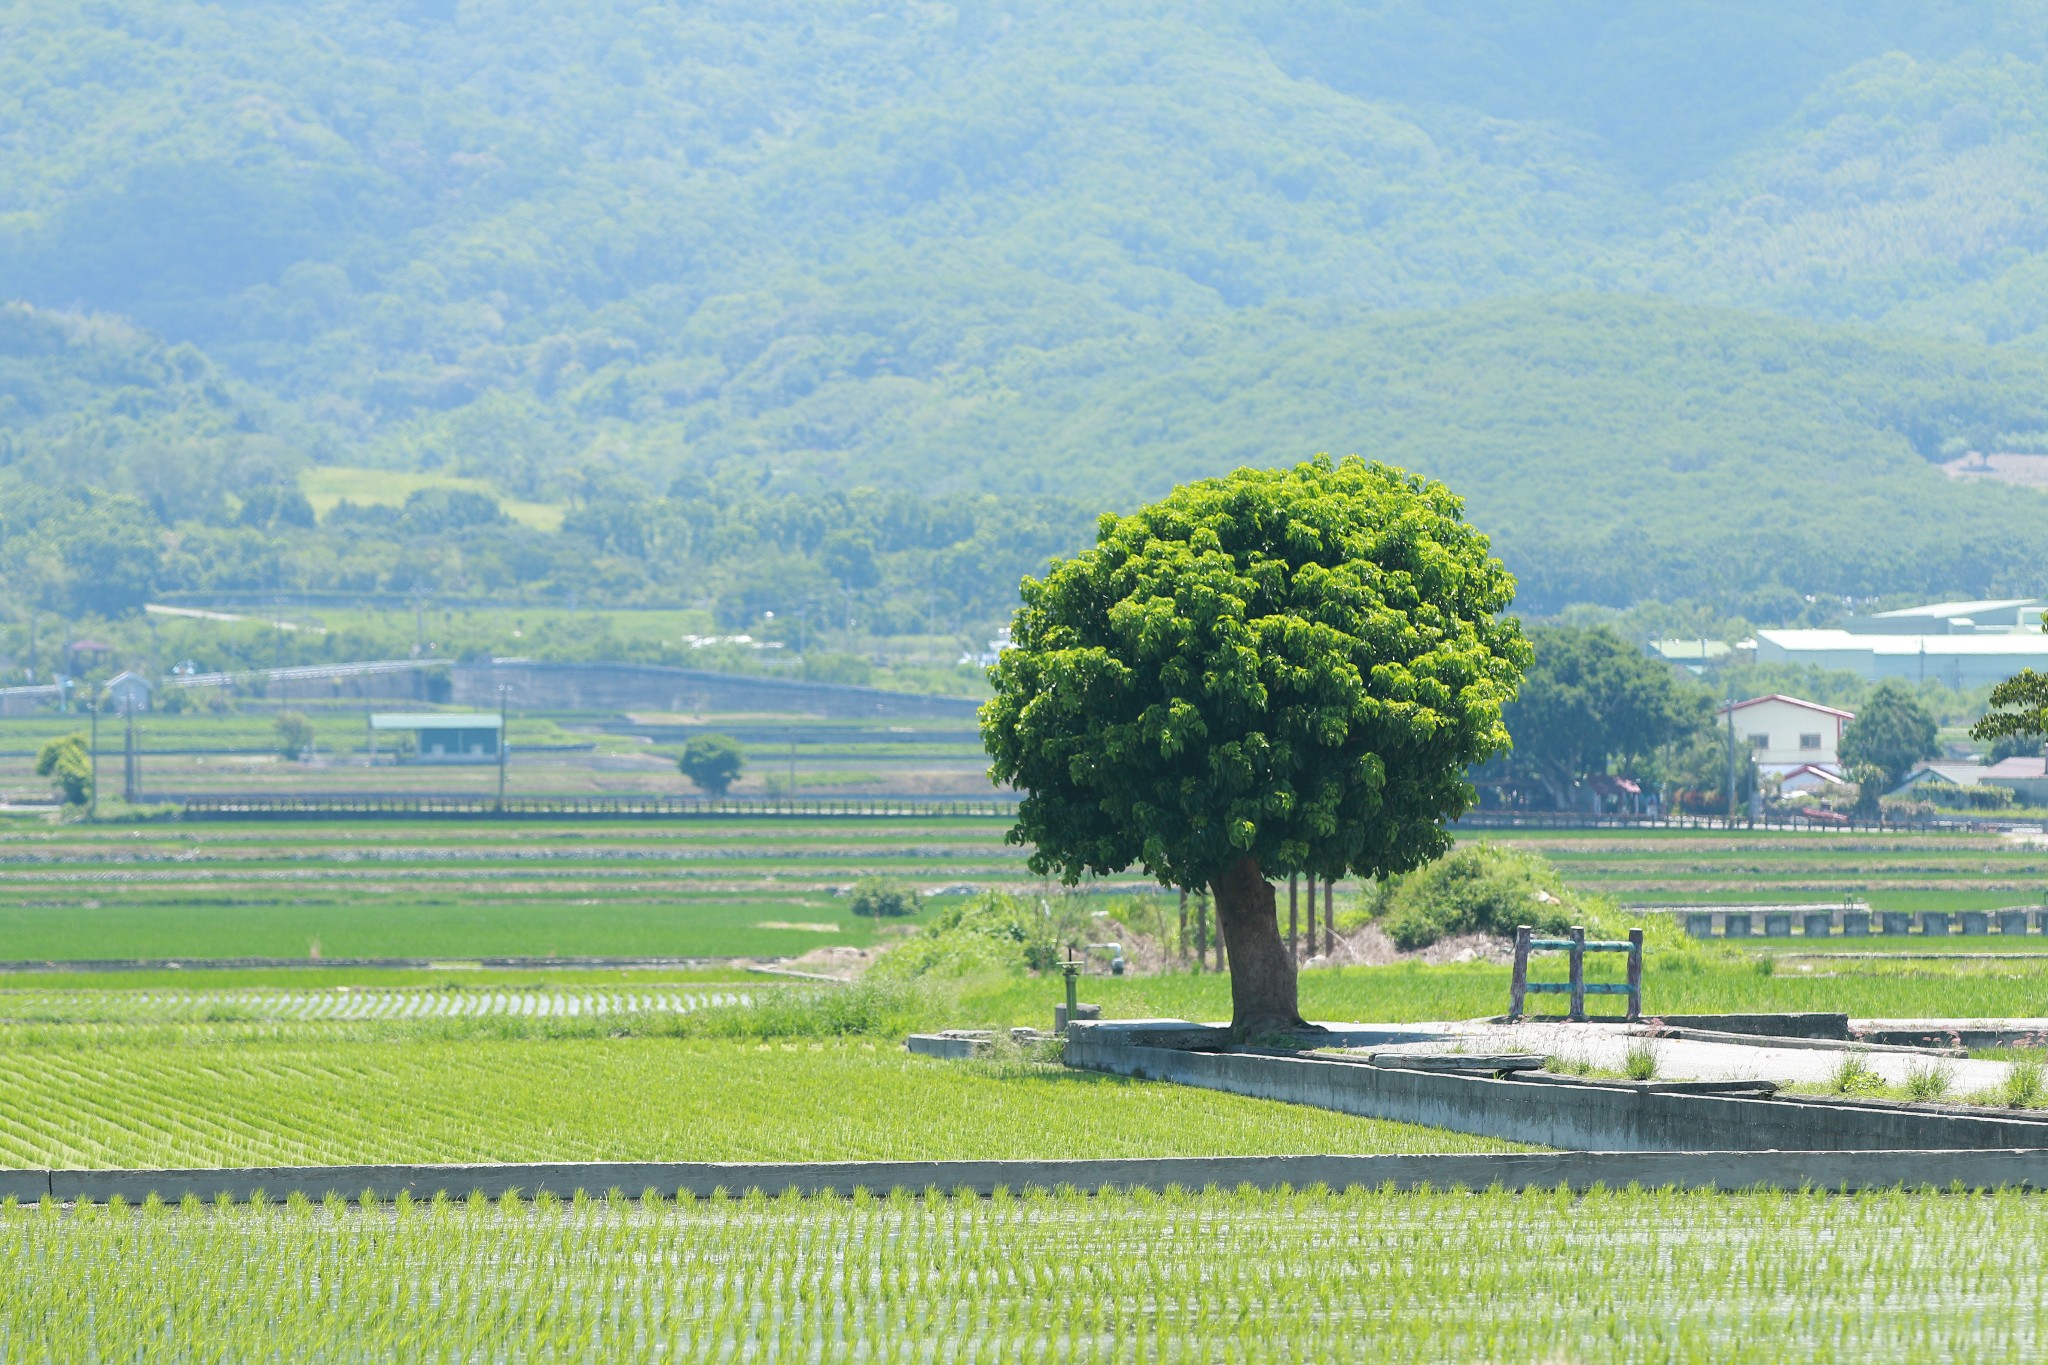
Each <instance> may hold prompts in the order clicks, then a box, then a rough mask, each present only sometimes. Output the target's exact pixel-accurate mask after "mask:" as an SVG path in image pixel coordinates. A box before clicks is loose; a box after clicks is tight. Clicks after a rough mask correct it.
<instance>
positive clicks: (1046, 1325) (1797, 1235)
mask: <svg viewBox="0 0 2048 1365" xmlns="http://www.w3.org/2000/svg"><path fill="white" fill-rule="evenodd" d="M1537 1209H1540V1213H1541V1216H1540V1217H1532V1216H1531V1214H1532V1212H1533V1211H1536V1210H1537ZM1959 1246H1965V1247H1969V1248H1971V1254H1970V1255H1968V1256H1949V1255H1940V1254H1929V1248H1946V1247H1959ZM2044 1255H2048V1223H2044V1221H2043V1220H2042V1218H2041V1216H2040V1203H2039V1199H2038V1197H2037V1196H2032V1195H2028V1194H2023V1193H2018V1192H2010V1191H2008V1192H2000V1193H1993V1194H1984V1195H1917V1194H1916V1195H1908V1194H1901V1193H1897V1192H1893V1193H1876V1194H1867V1195H1858V1196H1839V1195H1827V1194H1820V1193H1808V1192H1788V1193H1776V1194H1761V1193H1759V1194H1743V1195H1722V1194H1712V1193H1699V1192H1674V1191H1669V1190H1634V1189H1632V1190H1623V1191H1595V1192H1592V1193H1589V1194H1586V1195H1584V1196H1579V1197H1571V1196H1564V1195H1557V1196H1541V1195H1536V1196H1530V1195H1515V1194H1509V1193H1504V1192H1501V1191H1488V1192H1475V1193H1463V1192H1459V1193H1431V1192H1412V1193H1397V1192H1393V1191H1372V1190H1349V1191H1344V1192H1339V1193H1331V1192H1328V1191H1321V1190H1313V1191H1301V1192H1292V1193H1290V1192H1284V1191H1281V1192H1271V1193H1258V1192H1251V1191H1239V1192H1224V1191H1216V1190H1208V1191H1199V1192H1195V1191H1176V1192H1170V1193H1165V1194H1132V1195H1123V1194H1113V1193H1103V1194H1100V1195H1089V1194H1083V1193H1073V1194H1046V1193H1026V1194H1019V1195H999V1196H997V1197H995V1198H992V1199H976V1198H972V1197H966V1198H961V1197H948V1196H943V1195H934V1196H928V1197H924V1198H911V1197H907V1196H905V1195H903V1194H901V1193H898V1194H893V1195H889V1196H886V1197H875V1196H868V1195H864V1196H861V1197H857V1198H852V1199H831V1198H821V1199H808V1200H806V1199H791V1198H777V1199H768V1198H763V1197H761V1196H759V1195H750V1196H748V1197H746V1198H742V1199H736V1200H731V1201H721V1200H693V1199H689V1198H682V1199H671V1198H667V1197H664V1196H662V1195H661V1194H660V1193H659V1192H657V1196H656V1197H655V1198H654V1199H645V1198H642V1199H639V1200H631V1199H628V1198H626V1197H624V1195H623V1193H614V1194H611V1195H608V1196H601V1197H589V1196H586V1197H578V1198H577V1199H574V1200H568V1201H563V1200H555V1199H547V1200H542V1201H537V1202H535V1203H533V1204H527V1205H520V1204H513V1203H507V1202H500V1203H491V1202H488V1201H481V1200H434V1201H406V1202H403V1203H401V1204H400V1205H397V1206H381V1207H380V1206H358V1205H354V1204H349V1203H344V1202H343V1201H340V1200H334V1201H330V1202H329V1203H327V1204H326V1205H324V1206H318V1207H314V1206H293V1205H288V1204H278V1203H273V1204H269V1205H267V1206H263V1207H249V1206H231V1207H222V1208H202V1207H201V1206H199V1205H198V1203H197V1201H192V1207H191V1208H189V1209H187V1208H177V1207H167V1206H164V1205H162V1204H160V1203H159V1204H155V1205H145V1206H143V1207H139V1208H138V1207H129V1206H123V1207H118V1208H116V1207H112V1206H110V1207H107V1208H102V1209H90V1208H88V1209H80V1210H78V1211H77V1213H76V1214H75V1215H74V1214H72V1213H69V1212H67V1211H64V1210H61V1209H58V1208H57V1207H56V1206H54V1205H49V1206H37V1207H11V1208H8V1209H5V1210H0V1355H5V1356H6V1357H7V1358H10V1359H12V1358H22V1357H32V1358H50V1359H145V1358H174V1359H186V1358H203V1359H253V1358H262V1359H273V1358H336V1357H346V1358H351V1359H359V1358H372V1359H406V1358H416V1357H425V1356H431V1357H433V1358H436V1359H530V1358H560V1357H570V1358H577V1359H620V1358H664V1359H688V1360H711V1359H717V1360H725V1359H797V1360H805V1359H870V1360H894V1359H909V1358H914V1359H920V1360H932V1361H942V1362H952V1361H966V1360H977V1361H988V1360H993V1361H1022V1360H1034V1361H1035V1360H1054V1361H1069V1360H1091V1361H1092V1360H1134V1359H1143V1360H1167V1361H1190V1362H1192V1361H1209V1360H1219V1359H1223V1360H1272V1361H1279V1360H1328V1359H1356V1358H1360V1357H1370V1358H1374V1359H1403V1360H1405V1359H1457V1360H1468V1359H1667V1360H1716V1361H1722V1360H1728V1361H1778V1360H1783V1359H1787V1358H1815V1359H1822V1358H1825V1359H1926V1360H1939V1359H2033V1358H2038V1357H2039V1356H2040V1354H2041V1351H2042V1349H2043V1346H2044V1344H2048V1300H2044V1299H2043V1297H2042V1296H2041V1294H2040V1292H2039V1282H2038V1275H2037V1268H2038V1266H2039V1264H2040V1262H2041V1260H2042V1258H2043V1256H2044ZM1701 1286H1711V1292H1701V1288H1700V1287H1701ZM1505 1306H1511V1308H1510V1307H1505Z"/></svg>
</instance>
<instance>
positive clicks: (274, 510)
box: [235, 484, 314, 530]
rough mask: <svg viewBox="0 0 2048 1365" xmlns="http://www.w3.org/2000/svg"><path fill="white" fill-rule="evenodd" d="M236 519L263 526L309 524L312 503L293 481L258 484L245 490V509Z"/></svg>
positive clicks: (306, 525)
mask: <svg viewBox="0 0 2048 1365" xmlns="http://www.w3.org/2000/svg"><path fill="white" fill-rule="evenodd" d="M235 520H236V522H237V523H238V524H239V525H242V526H254V527H258V528H260V529H262V530H276V529H277V528H279V527H282V526H297V527H300V528H302V529H303V528H309V527H311V526H312V525H313V524H314V517H313V504H312V503H310V502H308V501H306V495H305V494H304V493H301V492H300V491H299V490H298V489H296V488H293V487H292V486H291V485H290V484H258V485H257V486H256V487H254V488H251V489H248V490H247V491H245V492H244V493H243V494H242V510H241V512H240V513H239V514H238V515H237V516H236V518H235Z"/></svg>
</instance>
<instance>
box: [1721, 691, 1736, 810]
mask: <svg viewBox="0 0 2048 1365" xmlns="http://www.w3.org/2000/svg"><path fill="white" fill-rule="evenodd" d="M1723 714H1725V715H1726V716H1727V717H1728V828H1730V829H1733V828H1735V680H1734V679H1733V678H1730V679H1729V680H1728V709H1727V711H1725V712H1724V713H1723Z"/></svg>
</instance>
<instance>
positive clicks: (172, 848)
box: [0, 817, 1033, 961]
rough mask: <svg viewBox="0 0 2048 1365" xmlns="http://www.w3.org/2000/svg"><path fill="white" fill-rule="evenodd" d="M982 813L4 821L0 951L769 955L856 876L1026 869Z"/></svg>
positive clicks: (825, 934) (869, 935)
mask: <svg viewBox="0 0 2048 1365" xmlns="http://www.w3.org/2000/svg"><path fill="white" fill-rule="evenodd" d="M1004 828H1005V822H1004V821H1003V820H1001V819H998V818H992V817H958V818H932V819H922V820H910V819H888V820H881V819H874V820H864V819H859V818H850V819H751V820H750V819H716V820H710V819H672V820H645V821H631V822H625V821H621V822H608V821H583V822H575V821H563V822H551V821H520V822H517V823H492V822H490V821H487V820H486V821H476V822H466V823H465V822H440V821H417V820H416V821H402V820H392V821H383V822H378V821H362V822H349V823H335V824H328V823H315V824H290V823H284V822H268V823H265V822H249V823H245V824H230V823H205V824H197V823H195V824H183V825H147V826H140V827H126V828H123V827H115V826H92V827H87V826H79V825H63V826H59V825H53V824H50V823H47V822H43V821H29V820H18V821H13V822H9V823H8V824H6V825H5V826H0V958H4V959H10V960H16V961H42V960H76V959H99V960H107V959H113V960H127V959H181V958H248V957H257V958H298V959H306V958H310V957H324V958H451V959H471V960H473V959H476V958H479V957H494V956H506V957H512V956H530V957H579V956H609V957H637V956H650V957H673V958H698V957H734V956H760V957H786V956H794V955H798V954H801V953H804V952H807V951H809V950H810V949H812V948H816V947H820V946H825V945H831V944H850V945H864V944H869V943H873V942H875V941H876V938H877V935H878V934H879V933H881V932H882V928H881V927H880V926H877V925H876V924H875V923H874V922H873V921H870V920H865V919H862V918H860V917H858V916H855V915H853V914H852V913H851V912H850V910H848V908H847V905H848V902H847V901H846V899H845V898H844V897H843V896H842V895H840V894H838V893H840V892H841V891H843V890H844V889H845V888H846V887H848V886H850V885H851V884H852V883H853V882H854V881H855V880H857V879H858V878H860V877H861V876H864V875H867V874H870V873H874V874H880V875H885V876H891V877H896V878H899V879H901V880H903V881H905V882H906V883H908V884H911V885H914V886H917V887H919V888H921V889H923V890H924V891H925V892H927V893H928V894H931V895H934V896H935V897H936V898H937V900H938V902H939V903H943V902H944V900H945V899H946V898H947V897H948V896H957V895H963V894H970V893H971V891H972V890H973V889H975V888H979V887H989V886H1003V887H1014V886H1019V885H1024V884H1028V883H1031V882H1033V879H1032V878H1031V877H1030V874H1029V873H1028V871H1027V870H1026V869H1025V867H1024V862H1023V854H1022V853H1021V851H1020V850H1017V849H1012V848H1007V847H1005V846H1004V844H1003V842H1002V830H1003V829H1004Z"/></svg>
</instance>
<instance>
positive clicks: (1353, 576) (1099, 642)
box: [982, 458, 1528, 887]
mask: <svg viewBox="0 0 2048 1365" xmlns="http://www.w3.org/2000/svg"><path fill="white" fill-rule="evenodd" d="M1096 539H1097V543H1096V547H1095V548H1094V549H1092V550H1089V551H1087V552H1085V553H1083V554H1081V555H1078V556H1076V557H1074V558H1073V559H1068V560H1061V561H1056V562H1055V563H1054V564H1053V567H1052V569H1051V571H1050V572H1049V573H1048V574H1047V576H1046V577H1045V578H1044V579H1043V580H1038V579H1027V580H1025V582H1024V585H1023V597H1024V605H1023V606H1022V607H1021V608H1020V609H1019V610H1018V612H1017V615H1016V618H1015V620H1014V623H1013V626H1012V638H1013V641H1014V645H1015V647H1014V648H1012V649H1010V650H1008V651H1006V652H1005V653H1004V654H1003V655H1002V656H1001V657H1000V658H999V659H998V661H997V663H996V665H995V667H994V668H993V669H992V670H991V671H990V676H991V680H992V683H993V685H994V689H995V697H994V699H993V700H991V701H990V702H988V703H987V704H986V705H984V707H983V708H982V737H983V740H984V742H985V743H986V744H987V746H988V749H989V753H990V755H991V756H992V757H993V759H994V762H993V764H992V766H991V769H990V773H991V776H993V777H994V778H995V780H996V781H998V782H1003V783H1009V784H1011V785H1014V786H1017V787H1020V788H1022V789H1023V790H1024V791H1025V792H1026V793H1027V794H1026V796H1025V797H1024V799H1023V801H1022V803H1021V805H1020V806H1019V811H1018V821H1017V827H1016V829H1015V830H1014V831H1013V832H1012V834H1011V836H1010V837H1011V838H1012V840H1013V841H1015V842H1019V843H1028V844H1030V845H1032V846H1033V853H1032V858H1031V865H1032V867H1033V869H1034V870H1036V871H1040V872H1046V873H1053V872H1056V873H1058V874H1059V875H1060V876H1061V877H1063V878H1065V879H1066V880H1068V881H1069V882H1073V881H1078V880H1079V879H1080V878H1081V877H1082V876H1083V875H1085V874H1087V873H1090V872H1093V873H1110V872H1117V871H1121V870H1122V869H1124V868H1126V867H1129V866H1130V865H1132V864H1133V863H1137V864H1140V865H1142V866H1143V867H1144V869H1145V871H1146V872H1147V873H1149V874H1150V875H1152V876H1153V877H1155V878H1157V879H1158V880H1159V881H1160V882H1161V883H1162V884H1165V885H1170V886H1184V887H1194V886H1201V885H1204V884H1208V883H1210V882H1212V881H1213V880H1214V879H1215V878H1217V877H1218V876H1219V875H1220V874H1221V873H1222V872H1223V871H1224V870H1225V869H1226V868H1229V867H1231V866H1233V865H1234V864H1237V863H1238V862H1239V861H1240V860H1242V859H1245V858H1250V859H1251V860H1253V863H1254V865H1255V867H1256V868H1257V869H1258V871H1259V873H1260V875H1263V876H1266V877H1278V876H1285V875H1287V874H1289V873H1294V872H1312V873H1315V874H1317V875H1318V876H1322V877H1328V878H1335V877H1341V876H1345V875H1350V874H1352V873H1360V874H1364V875H1367V876H1377V875H1380V874H1382V873H1385V872H1394V871H1400V870H1403V869H1405V868H1408V867H1413V866H1415V865H1416V864H1417V863H1418V862H1421V861H1423V860H1425V859H1427V858H1428V857H1430V856H1432V855H1433V854H1434V853H1437V852H1440V851H1441V850H1442V849H1443V848H1444V847H1445V846H1446V844H1447V839H1446V836H1445V835H1444V833H1443V830H1442V826H1441V822H1442V821H1443V820H1446V819H1450V818H1453V817H1455V816H1457V815H1459V814H1461V813H1462V812H1463V811H1464V810H1465V809H1466V807H1467V806H1468V805H1469V803H1470V801H1471V797H1472V789H1471V787H1470V786H1469V785H1468V784H1467V783H1466V782H1465V780H1464V769H1465V767H1466V766H1467V765H1468V764H1471V763H1473V762H1476V761H1478V760H1479V759H1482V758H1484V757H1486V756H1487V755H1488V754H1490V753H1492V752H1493V751H1495V750H1497V749H1499V748H1501V747H1502V746H1503V745H1504V743H1505V742H1506V738H1507V737H1506V732H1505V731H1504V730H1503V729H1502V726H1501V721H1500V708H1501V705H1502V703H1503V702H1504V701H1506V699H1507V698H1508V697H1509V696H1510V695H1512V693H1513V689H1514V686H1515V682H1516V680H1517V678H1518V677H1519V675H1520V671H1521V666H1522V665H1523V664H1524V663H1525V662H1526V660H1527V658H1528V647H1527V645H1526V644H1524V643H1523V641H1522V638H1521V634H1520V632H1519V630H1518V628H1517V626H1516V624H1515V623H1514V622H1513V621H1512V620H1509V619H1504V618H1501V617H1500V616H1499V615H1498V613H1499V612H1500V611H1501V610H1502V609H1503V608H1505V607H1506V606H1507V604H1508V601H1509V599H1510V598H1511V596H1512V594H1513V591H1514V585H1513V580H1512V579H1511V578H1510V577H1509V576H1508V574H1507V572H1506V571H1505V570H1504V569H1502V568H1501V566H1500V563H1499V561H1497V560H1494V559H1492V558H1490V557H1489V556H1488V554H1487V542H1486V539H1485V537H1484V536H1481V535H1480V534H1478V533H1477V532H1476V531H1474V530H1473V529H1472V528H1470V527H1469V526H1467V525H1466V524H1465V523H1464V521H1463V520H1462V518H1461V515H1460V506H1459V503H1458V500H1457V499H1456V498H1455V497H1454V496H1452V494H1451V493H1450V492H1449V491H1448V490H1447V489H1445V488H1443V486H1442V485H1440V484H1432V483H1428V482H1426V481H1424V480H1421V479H1415V478H1411V477H1410V476H1408V475H1405V474H1403V473H1402V472H1400V471H1398V470H1394V469H1391V468H1388V467H1387V466H1385V465H1368V464H1366V463H1365V462H1363V461H1361V460H1358V459H1356V458H1350V459H1346V460H1344V461H1343V462H1342V463H1338V464H1333V463H1332V462H1331V461H1329V460H1328V459H1327V458H1318V459H1316V460H1314V461H1311V462H1309V463H1306V464H1301V465H1297V466H1295V467H1294V468H1293V469H1291V470H1283V471H1261V470H1249V469H1246V470H1239V471H1238V472H1237V473H1235V474H1232V475H1231V476H1229V477H1228V478H1225V479H1214V480H1206V481H1204V482H1201V483H1196V484H1190V485H1187V486H1184V487H1182V488H1179V489H1177V490H1175V491H1174V493H1172V494H1171V495H1170V496H1168V497H1167V498H1166V499H1164V500H1163V501H1161V502H1159V503H1155V504H1153V505H1151V506H1149V507H1146V508H1144V509H1142V510H1140V511H1138V512H1137V513H1134V514H1132V515H1130V516H1127V517H1118V516H1113V515H1111V516H1105V517H1104V518H1103V520H1102V524H1101V529H1100V530H1099V532H1098V533H1097V538H1096Z"/></svg>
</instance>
